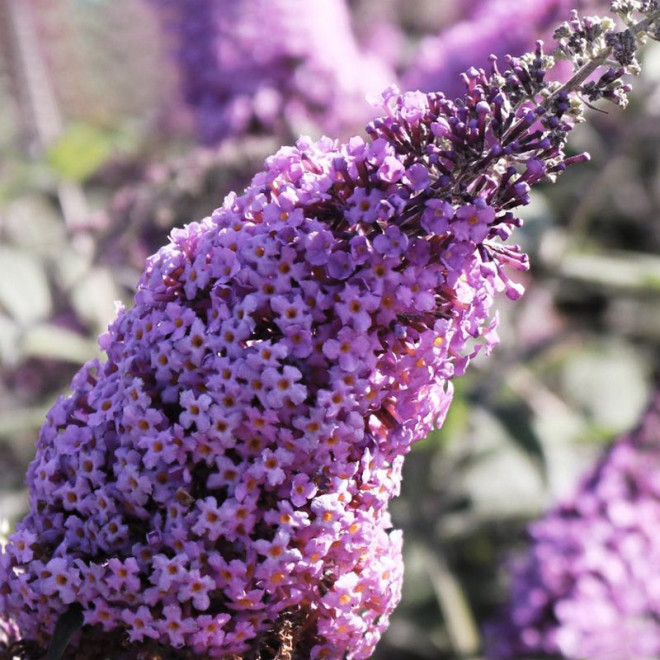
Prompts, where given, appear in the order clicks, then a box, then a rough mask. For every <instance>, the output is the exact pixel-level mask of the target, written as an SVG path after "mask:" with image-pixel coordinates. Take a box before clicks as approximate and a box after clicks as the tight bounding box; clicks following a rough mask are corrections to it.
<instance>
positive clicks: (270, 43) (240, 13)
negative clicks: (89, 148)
mask: <svg viewBox="0 0 660 660" xmlns="http://www.w3.org/2000/svg"><path fill="white" fill-rule="evenodd" d="M151 2H152V3H153V4H154V6H155V7H156V8H157V9H158V11H159V14H161V15H162V18H163V21H164V23H165V24H166V26H168V28H169V29H168V32H169V33H170V35H171V36H172V38H173V39H174V42H175V43H174V45H173V48H174V50H175V52H176V59H177V63H178V69H179V72H180V84H181V87H182V93H183V97H184V101H185V102H186V104H187V105H188V106H189V107H190V108H192V110H193V113H194V119H195V122H196V127H197V131H198V136H199V139H200V140H201V141H202V142H203V143H206V144H214V143H217V142H219V141H221V140H223V139H224V138H226V137H229V136H237V135H241V134H243V133H246V132H253V133H260V132H266V133H275V134H277V135H281V136H293V135H298V134H299V133H300V132H309V131H310V130H314V131H316V130H318V129H319V128H320V129H322V130H323V131H325V132H328V133H329V134H332V135H340V134H345V131H346V129H347V128H350V129H351V130H350V132H352V130H353V128H354V127H355V126H358V125H361V124H362V123H363V122H364V121H366V119H368V116H367V112H366V111H367V109H368V108H367V107H366V104H365V103H364V98H365V95H366V94H370V93H378V92H380V91H381V90H382V89H383V88H384V87H385V86H386V85H387V84H389V83H390V82H391V80H392V78H393V77H392V73H391V72H390V71H389V70H388V67H387V66H386V65H385V64H384V63H383V62H382V61H381V60H379V59H378V58H377V57H375V56H372V55H370V54H369V53H366V52H363V51H362V50H361V48H360V47H359V45H358V43H357V41H356V39H355V36H354V34H353V32H352V29H351V24H350V15H349V11H348V7H347V6H346V3H345V0H315V1H314V2H308V1H307V0H284V1H280V0H278V1H277V2H273V1H272V0H271V1H270V2H265V1H264V0H242V1H241V2H236V1H235V0H185V1H181V0H151Z"/></svg>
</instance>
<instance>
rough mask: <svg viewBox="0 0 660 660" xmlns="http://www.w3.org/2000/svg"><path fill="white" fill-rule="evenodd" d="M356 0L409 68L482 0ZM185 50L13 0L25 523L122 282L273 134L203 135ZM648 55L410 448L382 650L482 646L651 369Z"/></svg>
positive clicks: (2, 403) (0, 108)
mask: <svg viewBox="0 0 660 660" xmlns="http://www.w3.org/2000/svg"><path fill="white" fill-rule="evenodd" d="M349 4H350V8H351V10H352V16H353V21H354V26H353V27H354V30H355V33H356V34H357V35H358V37H361V38H364V39H365V40H368V39H370V38H371V39H372V40H373V42H374V43H375V41H376V40H375V39H374V37H373V33H374V25H376V24H378V25H379V26H380V27H382V28H383V29H385V28H387V29H389V30H390V32H391V31H392V28H393V27H395V28H396V30H397V41H396V43H397V44H399V51H398V52H399V58H400V59H399V65H398V66H399V68H400V66H401V65H400V63H401V62H405V61H406V58H407V59H408V60H411V59H412V55H411V54H412V53H413V52H414V48H415V45H416V44H417V43H419V41H420V39H422V38H423V37H424V36H427V35H437V34H441V33H442V31H443V30H447V29H449V28H450V27H451V26H452V25H453V24H454V23H455V22H456V21H461V20H465V18H466V16H469V13H470V11H472V8H473V7H474V6H475V4H476V3H469V2H460V1H459V0H435V1H434V0H414V1H413V2H406V3H396V2H394V0H382V1H381V2H378V0H353V1H352V2H351V3H349ZM381 23H382V25H381ZM370 35H371V36H370ZM534 38H536V35H530V41H533V40H534ZM391 43H394V41H393V42H391ZM170 51H171V44H170V43H169V40H168V37H167V35H164V34H163V32H162V30H161V29H160V25H159V21H158V17H157V16H156V14H155V13H154V11H153V7H152V6H150V5H149V4H148V3H147V2H145V1H142V0H30V1H29V2H27V1H25V0H1V1H0V517H2V518H6V519H8V520H10V521H13V520H16V519H17V518H18V517H19V516H21V515H23V514H24V513H25V511H26V509H27V499H26V494H25V491H24V489H23V474H24V472H25V468H26V465H27V463H28V461H29V460H30V459H31V457H32V454H33V447H34V440H35V437H36V435H37V433H38V429H39V426H40V424H41V421H42V419H43V417H44V415H45V412H46V410H47V409H48V408H49V407H50V406H51V405H52V403H53V401H54V399H55V397H57V396H58V395H60V394H61V393H63V392H65V391H66V388H67V385H68V383H69V381H70V379H71V377H72V375H73V374H74V373H75V371H76V370H77V368H78V367H79V365H80V364H81V363H83V362H84V361H86V360H87V359H89V358H90V357H92V356H94V355H96V354H97V347H96V336H97V335H98V334H99V333H100V332H102V331H103V330H104V329H105V326H106V325H107V323H108V321H109V320H110V319H111V318H112V316H113V315H114V306H115V301H117V300H121V301H123V302H124V303H126V304H130V300H131V296H132V292H133V290H134V286H135V284H136V282H137V279H138V277H139V274H140V272H141V270H142V267H143V262H144V259H145V257H146V256H148V255H149V254H150V253H152V252H153V251H155V250H156V249H157V248H158V247H159V246H160V245H161V244H163V243H164V242H165V241H166V237H167V234H168V232H169V230H170V228H171V227H173V226H177V225H181V224H183V223H185V222H187V221H190V220H194V219H198V218H200V217H202V216H203V215H206V214H208V213H209V212H210V211H211V210H212V209H213V208H215V207H216V206H218V205H219V204H220V203H221V201H222V199H223V197H224V195H225V194H226V193H227V192H229V191H230V190H232V189H240V188H241V187H242V186H243V185H244V184H245V183H246V182H247V181H248V180H249V178H250V177H251V175H252V174H253V173H254V172H256V171H257V170H258V169H259V168H260V165H261V163H262V161H263V158H264V157H265V156H266V155H268V154H269V153H272V152H273V150H274V149H276V148H277V146H278V144H279V143H280V140H281V139H282V136H278V135H270V136H268V135H261V136H259V137H254V136H243V137H240V138H237V139H234V140H232V139H230V140H227V141H225V142H223V143H222V144H221V145H219V146H216V147H206V148H201V147H199V146H197V145H196V144H195V141H194V135H193V131H192V120H191V117H190V116H189V114H188V113H187V111H186V109H185V107H184V106H183V105H182V104H181V102H180V101H179V100H178V96H177V73H176V71H175V68H174V66H173V62H172V60H171V58H170V57H169V54H170ZM390 55H391V53H390ZM644 60H645V61H644V62H643V65H644V66H643V70H644V74H643V76H642V78H641V79H640V80H638V81H635V92H634V94H633V96H632V98H631V106H630V107H629V108H628V109H627V110H626V111H625V112H622V111H620V110H618V109H609V108H607V109H606V110H607V111H606V112H602V111H595V110H594V111H591V112H590V116H589V122H588V123H587V124H585V125H583V126H581V127H579V129H577V130H576V131H575V135H574V138H573V141H572V148H573V149H574V150H575V151H576V152H578V151H582V150H587V151H589V152H590V153H591V155H592V161H591V162H590V163H589V164H586V165H580V166H577V167H573V168H572V169H571V170H570V171H569V172H568V173H567V174H566V175H565V176H563V177H562V178H560V180H559V182H558V183H557V184H556V185H554V186H551V187H550V186H545V187H542V188H541V189H539V190H537V191H535V192H534V194H533V197H532V204H531V205H530V206H529V207H528V208H527V209H525V210H524V216H525V218H526V225H525V227H524V228H523V230H522V231H521V233H520V234H519V236H518V240H519V241H521V242H522V243H523V244H524V246H525V248H526V250H527V251H528V252H529V254H530V259H531V263H532V268H531V270H530V272H529V273H527V274H526V275H525V276H524V283H525V285H526V287H527V293H526V295H525V296H524V298H523V299H522V300H521V301H519V302H517V303H515V304H512V303H508V302H507V301H504V300H501V301H500V305H499V313H500V317H501V325H500V336H501V340H502V341H501V344H500V346H499V347H498V348H497V349H496V350H495V351H494V353H493V354H492V355H491V356H489V357H488V358H484V357H483V356H481V357H479V358H478V359H477V360H476V362H475V365H474V367H473V368H472V370H471V371H470V372H469V373H468V375H467V376H466V377H464V378H463V379H462V380H460V381H459V382H457V383H456V396H455V400H454V403H453V406H452V408H451V410H450V414H449V417H448V419H447V421H446V423H445V425H444V426H443V427H442V429H439V430H437V431H435V432H433V433H432V434H431V435H430V436H429V437H428V438H427V439H426V440H425V441H423V442H421V443H419V444H418V445H417V446H416V448H415V450H414V451H413V452H412V453H411V454H410V456H408V458H407V460H406V465H405V473H404V484H403V493H402V496H401V497H400V498H399V499H398V500H396V501H395V502H394V503H393V510H392V513H393V517H394V521H395V524H396V526H397V527H400V528H402V529H403V530H404V535H405V556H406V578H405V583H404V598H403V602H402V604H401V606H400V607H399V608H398V610H397V612H396V615H395V617H394V619H393V622H392V625H391V628H390V630H389V631H388V633H387V635H386V637H385V639H384V640H383V641H382V643H381V645H380V647H379V651H378V654H377V657H379V658H383V659H385V658H387V659H388V660H397V659H399V658H400V659H402V660H403V659H409V660H417V659H419V660H422V659H438V658H468V657H474V658H476V657H479V647H480V627H481V625H482V624H483V622H484V621H486V620H487V619H488V618H489V617H491V616H492V615H493V613H494V612H495V611H496V609H497V607H498V605H499V604H500V603H502V602H503V601H504V599H505V598H506V574H505V572H504V571H503V568H502V566H503V564H502V561H503V559H505V558H506V557H510V556H511V554H512V553H515V552H517V551H520V549H521V548H523V547H524V533H523V532H524V528H525V525H526V523H527V522H528V521H529V520H530V519H533V518H534V517H536V516H538V515H539V514H540V513H541V512H542V511H543V510H544V509H545V508H546V507H547V506H548V505H549V504H550V503H551V502H553V501H555V500H556V499H557V498H560V497H562V495H565V494H568V493H570V491H571V488H572V487H573V485H574V483H575V481H576V477H577V476H578V475H579V474H580V473H581V472H582V471H583V470H584V468H585V467H586V466H587V465H589V464H591V463H592V462H593V461H594V459H595V457H596V456H597V455H599V454H600V452H601V451H602V449H603V447H604V446H605V445H606V444H607V443H608V442H609V441H610V440H611V438H612V437H613V436H614V435H615V434H617V433H619V432H621V431H623V430H626V429H628V428H630V427H632V426H633V425H634V423H635V421H636V419H637V417H638V415H639V413H640V412H641V410H642V409H643V408H644V406H645V403H646V401H647V400H648V398H649V395H650V392H651V391H652V390H653V389H655V388H656V386H657V382H658V375H659V372H660V370H659V367H660V304H658V303H659V302H660V221H659V219H658V215H659V213H660V166H659V159H660V118H659V117H658V114H659V113H660V48H659V47H658V46H657V45H656V46H655V47H649V48H648V50H647V51H646V52H645V54H644ZM395 64H396V63H395ZM394 68H395V69H396V68H397V67H396V66H394ZM359 130H360V127H358V126H356V127H355V131H359Z"/></svg>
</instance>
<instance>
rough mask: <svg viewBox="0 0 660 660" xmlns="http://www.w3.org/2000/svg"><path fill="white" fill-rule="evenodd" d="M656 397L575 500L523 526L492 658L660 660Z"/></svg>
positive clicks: (659, 401) (659, 406) (659, 425)
mask: <svg viewBox="0 0 660 660" xmlns="http://www.w3.org/2000/svg"><path fill="white" fill-rule="evenodd" d="M659 441H660V395H656V396H655V399H654V401H653V402H652V405H651V406H650V408H649V409H648V411H647V412H646V413H645V416H644V417H643V419H642V421H641V424H640V426H639V428H638V429H637V430H636V431H634V432H633V433H631V434H629V435H626V436H623V437H621V438H619V439H617V440H616V441H615V442H614V444H613V445H612V447H611V448H610V450H609V451H608V452H607V453H606V455H605V456H604V457H603V458H602V459H601V460H600V461H599V463H598V464H597V466H596V467H595V468H594V469H592V470H591V471H590V472H589V474H588V475H586V476H585V478H584V479H583V481H582V483H581V484H580V486H579V487H578V489H577V491H576V493H575V495H574V496H573V497H572V498H571V499H570V500H567V501H566V502H564V503H562V504H559V505H558V506H556V507H555V508H554V509H553V510H552V511H550V512H549V513H548V514H547V515H546V517H545V518H543V519H542V520H541V521H539V522H536V523H534V524H533V525H532V527H531V528H530V531H529V534H530V540H531V546H530V549H529V553H528V555H527V556H526V557H525V558H524V559H523V560H522V561H521V562H520V563H519V564H518V565H517V566H516V567H515V569H514V571H513V586H512V594H511V601H512V602H511V605H510V606H509V608H508V610H507V612H506V614H505V615H503V618H502V621H501V622H500V623H498V624H497V625H495V626H493V628H492V630H491V633H492V634H491V639H490V643H489V645H488V647H487V648H488V650H489V653H490V657H492V658H498V659H505V658H506V659H512V658H520V659H521V660H523V659H527V658H530V657H534V658H540V657H556V656H557V655H560V656H561V657H562V658H574V659H577V658H600V659H603V660H605V659H606V658H611V659H612V660H614V659H615V658H616V659H619V658H631V659H632V658H634V659H635V660H653V659H655V658H658V657H660V629H659V628H658V618H659V617H660V580H659V579H658V577H657V575H656V574H657V566H658V564H659V563H660V543H659V542H658V538H657V533H656V530H657V528H658V523H659V522H660V472H659V468H660V452H659V450H658V448H659V446H660V445H659Z"/></svg>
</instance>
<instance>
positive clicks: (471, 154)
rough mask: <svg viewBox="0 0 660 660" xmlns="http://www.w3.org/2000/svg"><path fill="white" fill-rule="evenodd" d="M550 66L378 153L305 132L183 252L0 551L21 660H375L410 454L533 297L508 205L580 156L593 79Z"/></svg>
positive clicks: (398, 98)
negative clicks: (573, 143)
mask: <svg viewBox="0 0 660 660" xmlns="http://www.w3.org/2000/svg"><path fill="white" fill-rule="evenodd" d="M631 29H632V28H631ZM605 48H606V50H607V47H605ZM550 63H551V60H550V59H549V58H547V57H546V56H545V55H544V53H543V49H542V47H541V46H540V45H539V46H538V47H537V49H536V51H535V52H534V53H532V54H531V55H529V56H526V57H523V58H521V59H515V58H511V59H508V60H507V61H506V67H505V68H503V69H500V67H499V66H498V64H497V62H496V61H495V60H493V61H492V63H491V68H490V71H489V73H485V72H484V71H481V70H476V69H471V70H470V71H468V72H467V73H466V74H465V78H464V80H465V84H466V88H467V89H466V93H465V95H464V96H463V97H462V98H461V99H458V100H456V101H451V100H449V99H447V98H446V97H445V96H444V95H442V94H440V93H433V94H422V93H420V92H413V93H406V94H399V93H398V92H397V91H396V90H393V89H390V90H388V91H386V92H385V94H384V95H383V98H382V110H383V116H382V117H381V118H380V119H377V120H375V121H374V122H372V123H371V124H370V125H369V126H368V127H367V132H368V136H369V139H368V140H365V139H363V138H360V137H354V138H352V139H350V140H348V141H347V142H346V143H344V144H339V143H337V142H335V141H332V140H330V139H327V138H324V139H321V140H319V141H317V142H314V141H312V140H310V139H307V138H301V139H300V140H299V141H298V142H297V144H296V146H295V147H287V148H283V149H281V150H280V151H279V152H278V153H276V154H275V155H274V156H272V157H270V158H269V159H267V161H266V168H265V170H264V171H263V172H260V173H259V174H257V175H256V176H255V177H254V179H253V180H252V183H251V184H250V185H249V187H248V188H247V189H246V191H245V192H244V193H243V194H242V195H240V196H239V195H235V194H230V195H228V196H227V198H226V199H225V201H224V203H223V205H222V206H221V207H220V208H219V209H217V210H216V211H214V213H213V214H212V215H211V216H210V217H207V218H205V219H203V220H201V221H200V222H195V223H191V224H189V225H187V226H186V227H184V228H183V229H180V230H175V231H174V232H173V233H172V235H171V239H170V243H169V244H168V245H167V246H165V247H163V248H162V249H161V250H160V251H159V252H158V253H157V254H156V255H154V256H153V257H152V258H150V259H149V260H148V262H147V267H146V270H145V272H144V274H143V276H142V278H141V281H140V283H139V286H138V291H137V294H136V296H135V304H134V306H133V307H132V308H131V309H129V310H125V309H123V308H122V309H119V310H118V314H117V318H116V320H115V321H114V322H113V323H112V324H111V326H110V328H109V329H108V332H107V333H106V334H104V335H103V336H102V337H101V339H100V344H101V347H102V349H103V350H104V352H105V354H106V360H105V361H104V362H99V361H92V362H90V363H88V364H87V365H85V366H84V367H83V368H82V369H81V370H80V372H79V373H78V374H77V376H76V377H75V378H74V381H73V383H72V394H71V395H70V396H69V397H66V398H61V399H60V400H59V401H58V402H57V403H56V404H55V406H54V407H53V408H52V409H51V411H50V412H49V413H48V416H47V419H46V422H45V424H44V425H43V427H42V430H41V434H40V438H39V442H38V445H37V454H36V458H35V460H34V462H33V463H32V464H31V466H30V469H29V472H28V485H29V489H30V505H31V511H30V513H29V514H28V516H27V517H26V518H25V519H24V520H23V521H22V522H20V523H19V524H18V526H17V529H16V531H15V532H14V533H13V534H12V535H11V537H10V540H9V543H8V545H7V546H6V548H5V549H4V552H3V553H2V554H1V555H0V612H1V614H0V621H2V627H1V628H0V630H6V631H7V637H8V640H7V641H8V642H9V643H11V642H16V641H19V640H23V642H22V643H25V642H26V641H31V642H35V643H38V644H41V645H46V644H47V643H48V640H49V638H50V636H51V635H52V633H53V630H54V627H55V625H56V622H57V621H58V620H61V617H62V616H63V615H66V613H67V612H70V611H71V608H72V607H75V608H79V609H80V611H81V612H82V617H83V621H84V624H83V627H82V630H81V631H80V633H79V634H78V636H77V637H76V639H75V641H74V644H75V645H76V649H77V652H78V653H79V654H80V656H81V657H89V658H94V657H104V656H102V655H98V654H97V652H96V651H94V650H93V649H98V648H99V646H100V645H101V646H103V645H106V647H108V644H109V643H110V642H109V641H108V640H111V641H112V644H115V645H116V646H117V648H116V649H114V647H112V645H110V647H112V648H113V649H114V650H113V657H117V658H120V657H126V658H146V657H151V656H150V655H148V654H154V653H162V652H163V649H165V650H167V652H168V653H179V654H180V655H179V656H176V655H175V656H173V657H181V658H183V657H186V656H185V653H189V654H190V653H192V654H193V655H195V656H197V657H210V658H235V657H240V656H241V655H244V656H245V657H257V654H260V653H261V652H262V651H263V652H264V653H271V655H275V654H280V651H282V652H283V650H284V649H293V650H292V651H291V652H289V651H288V650H287V653H289V655H290V656H291V657H294V658H297V659H298V660H303V659H304V660H308V659H309V658H330V659H335V658H343V657H346V658H354V659H358V658H367V657H369V656H370V655H371V654H372V652H373V649H374V647H375V645H376V643H377V641H378V639H379V637H380V635H381V633H382V631H383V630H384V629H385V627H386V626H387V623H388V618H389V615H390V613H391V612H392V610H393V608H394V607H395V606H396V604H397V602H398V600H399V595H400V587H401V577H402V561H401V534H400V533H399V532H397V531H393V530H392V529H391V523H390V519H389V514H388V505H389V502H390V500H391V499H392V498H393V497H394V496H396V495H397V494H398V492H399V485H400V477H401V465H402V461H403V458H404V456H405V454H406V453H407V452H408V451H409V450H410V447H411V445H412V443H413V442H415V441H416V440H419V439H421V438H423V437H424V436H425V435H426V434H427V433H428V432H429V431H430V429H431V428H432V427H433V425H434V424H436V423H441V422H442V420H443V417H444V414H445V412H446V410H447V408H448V406H449V404H450V402H451V398H452V386H451V380H452V379H453V378H454V377H456V376H459V375H461V374H462V373H464V371H465V369H466V367H467V365H468V363H469V361H470V360H471V359H472V357H473V356H474V355H475V354H476V353H477V352H478V351H479V350H480V349H481V348H483V347H485V349H486V350H488V349H490V348H491V347H492V346H493V345H494V344H495V343H496V342H497V336H496V334H495V328H496V317H495V316H494V315H493V314H492V313H491V308H492V304H493V301H494V298H495V295H496V294H497V293H499V292H506V294H507V295H509V296H510V297H512V298H517V297H518V296H519V295H520V294H521V287H520V286H519V285H517V284H515V283H513V282H512V281H511V280H510V279H509V275H508V273H507V270H509V269H510V268H513V269H518V270H521V269H524V268H525V265H526V260H525V256H524V255H523V254H522V253H521V252H520V250H519V249H518V248H516V247H515V246H511V245H509V244H506V243H504V241H506V239H508V238H509V237H510V235H511V233H512V231H513V230H514V229H515V228H516V227H518V226H519V225H520V224H521V221H520V219H518V218H517V217H516V216H515V215H514V214H513V209H515V208H516V207H519V206H521V205H524V204H526V203H527V202H528V199H529V189H530V187H531V186H532V185H534V184H535V183H537V182H538V181H541V180H544V179H547V178H549V177H552V176H554V175H555V174H556V173H558V172H560V171H561V170H563V169H564V168H565V167H566V165H567V164H568V163H570V162H573V161H574V160H579V159H580V157H576V158H566V157H565V156H564V153H563V146H564V142H565V138H566V134H567V133H568V131H569V130H570V128H571V127H572V126H573V124H574V123H575V121H576V118H579V116H578V115H577V114H576V113H575V112H574V104H575V98H574V91H575V89H577V88H578V87H579V84H581V78H580V75H579V74H576V76H577V78H576V80H578V83H575V84H573V83H572V84H571V85H566V86H563V87H560V86H558V85H555V84H553V83H546V78H545V71H546V68H547V67H548V66H549V65H550ZM19 643H20V642H19ZM110 647H108V648H110ZM106 651H107V648H106ZM258 657H263V656H262V655H259V656H258ZM282 657H283V656H282Z"/></svg>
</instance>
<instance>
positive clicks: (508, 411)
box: [492, 401, 548, 482]
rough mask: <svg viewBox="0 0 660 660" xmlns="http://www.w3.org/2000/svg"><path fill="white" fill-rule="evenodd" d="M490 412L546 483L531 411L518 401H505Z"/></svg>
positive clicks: (541, 444) (545, 470)
mask: <svg viewBox="0 0 660 660" xmlns="http://www.w3.org/2000/svg"><path fill="white" fill-rule="evenodd" d="M492 412H493V415H495V417H497V419H498V420H499V422H500V423H501V424H502V426H504V428H505V429H506V430H507V432H508V434H509V436H510V437H511V440H512V442H513V443H514V444H515V445H516V446H517V447H518V448H519V449H521V450H522V451H523V452H524V454H525V455H526V456H527V457H528V458H529V459H530V460H531V462H532V463H533V464H534V465H535V466H536V468H537V469H538V470H539V474H540V476H541V478H542V479H543V481H544V482H547V479H548V464H547V460H546V456H545V451H544V449H543V442H542V441H541V439H540V437H539V435H538V433H537V432H536V429H535V428H534V415H533V414H532V412H531V410H530V409H529V408H528V407H527V406H526V405H524V404H523V403H522V402H520V401H507V402H502V403H498V404H496V405H494V406H493V408H492Z"/></svg>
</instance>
